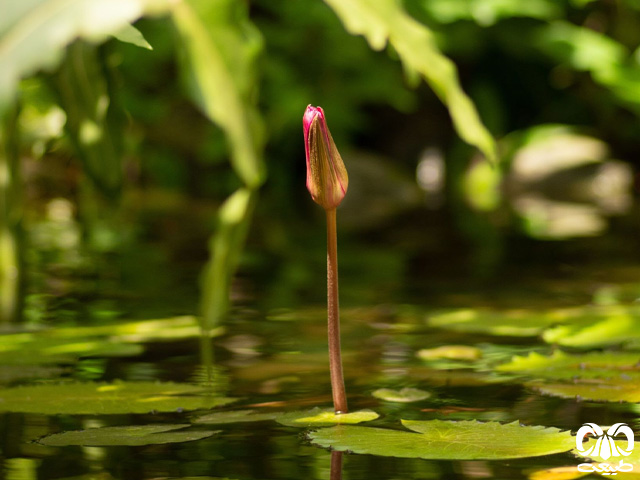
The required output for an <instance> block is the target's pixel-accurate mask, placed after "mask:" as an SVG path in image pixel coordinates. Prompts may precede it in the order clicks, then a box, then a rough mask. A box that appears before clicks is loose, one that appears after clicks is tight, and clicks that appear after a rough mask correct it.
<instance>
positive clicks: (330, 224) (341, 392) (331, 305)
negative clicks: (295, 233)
mask: <svg viewBox="0 0 640 480" xmlns="http://www.w3.org/2000/svg"><path fill="white" fill-rule="evenodd" d="M327 325H328V329H327V331H328V336H329V371H330V374H331V392H332V394H333V407H334V410H335V412H336V413H347V412H348V411H349V410H348V408H347V395H346V393H345V389H344V376H343V374H342V354H341V351H340V307H339V302H338V240H337V236H336V209H335V208H332V209H328V210H327Z"/></svg>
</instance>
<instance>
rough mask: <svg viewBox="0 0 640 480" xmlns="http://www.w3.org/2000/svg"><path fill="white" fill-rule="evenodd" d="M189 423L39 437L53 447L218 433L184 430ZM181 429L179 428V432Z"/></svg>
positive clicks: (146, 442)
mask: <svg viewBox="0 0 640 480" xmlns="http://www.w3.org/2000/svg"><path fill="white" fill-rule="evenodd" d="M189 426H190V425H128V426H123V427H102V428H90V429H88V430H75V431H69V432H62V433H56V434H54V435H49V436H47V437H44V438H41V439H40V440H38V442H39V443H41V444H43V445H47V446H50V447H65V446H68V445H81V446H85V447H108V446H116V445H121V446H129V447H132V446H140V445H159V444H162V443H181V442H191V441H193V440H201V439H203V438H207V437H210V436H212V435H214V434H215V433H218V432H212V431H209V432H203V431H199V430H182V429H184V428H187V427H189ZM176 430H178V431H176Z"/></svg>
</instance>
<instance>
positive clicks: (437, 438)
mask: <svg viewBox="0 0 640 480" xmlns="http://www.w3.org/2000/svg"><path fill="white" fill-rule="evenodd" d="M402 424H403V425H404V426H405V427H407V428H409V429H411V430H413V432H407V431H400V430H389V429H382V428H368V427H360V426H348V425H340V426H336V427H332V428H323V429H320V430H318V431H316V432H311V433H309V438H310V439H311V441H312V443H314V444H316V445H320V446H322V447H325V448H331V449H333V450H338V451H346V450H348V451H351V452H355V453H364V454H370V455H380V456H384V457H403V458H425V459H433V460H498V459H508V458H525V457H535V456H540V455H549V454H552V453H559V452H566V451H568V450H571V449H572V448H573V446H574V445H575V440H574V438H573V437H572V436H571V433H570V432H561V431H560V430H558V429H557V428H545V427H542V426H535V427H523V426H520V425H519V424H518V423H517V422H513V423H509V424H506V425H505V424H502V423H498V422H487V423H480V422H476V421H461V422H445V421H441V420H428V421H417V420H403V421H402ZM414 432H417V433H414Z"/></svg>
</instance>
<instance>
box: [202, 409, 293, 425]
mask: <svg viewBox="0 0 640 480" xmlns="http://www.w3.org/2000/svg"><path fill="white" fill-rule="evenodd" d="M278 415H281V414H280V413H276V412H271V413H256V411H255V410H234V411H231V412H216V413H210V414H208V415H203V416H201V417H198V418H196V419H195V420H194V421H193V423H205V424H208V425H223V424H227V423H246V422H264V421H268V420H275V419H276V417H277V416H278Z"/></svg>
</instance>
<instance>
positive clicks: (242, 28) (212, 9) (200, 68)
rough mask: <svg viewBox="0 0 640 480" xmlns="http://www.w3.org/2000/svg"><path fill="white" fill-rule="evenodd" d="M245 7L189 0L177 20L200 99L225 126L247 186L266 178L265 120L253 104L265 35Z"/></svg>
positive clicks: (229, 0) (229, 1)
mask: <svg viewBox="0 0 640 480" xmlns="http://www.w3.org/2000/svg"><path fill="white" fill-rule="evenodd" d="M243 9H245V7H244V5H243V4H242V2H237V1H235V0H212V1H209V2H201V1H200V2H199V1H196V0H185V1H183V2H181V3H179V4H178V5H176V8H175V10H174V20H175V24H176V26H177V28H178V31H179V33H180V35H181V38H182V41H183V44H184V48H185V52H186V57H187V59H188V65H189V67H190V69H191V72H192V79H191V81H192V84H193V86H194V87H195V90H196V92H195V93H196V100H197V102H198V104H199V105H200V107H201V108H202V109H203V110H204V112H205V113H206V114H207V115H208V116H209V118H210V119H211V120H212V121H213V122H215V123H217V124H218V125H219V126H220V127H221V128H222V129H223V130H224V132H225V134H226V136H227V139H228V141H229V144H230V146H231V157H232V163H233V166H234V169H235V171H236V173H237V174H238V175H239V176H240V178H241V179H242V181H243V183H244V184H245V185H247V186H248V187H251V188H256V187H258V186H259V185H260V184H261V183H262V182H263V181H264V177H265V168H264V164H263V161H262V153H261V152H262V144H263V139H262V136H263V134H262V125H261V123H260V121H259V116H258V113H257V110H256V108H255V105H254V103H253V102H254V101H255V98H254V97H255V82H254V80H255V77H256V74H255V72H254V71H253V69H254V63H255V58H256V56H257V53H258V52H259V51H260V49H261V46H262V39H261V37H260V35H259V34H258V32H257V30H255V29H254V28H253V26H252V25H251V24H250V23H249V21H248V19H247V15H246V12H245V11H243ZM245 10H246V9H245Z"/></svg>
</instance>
